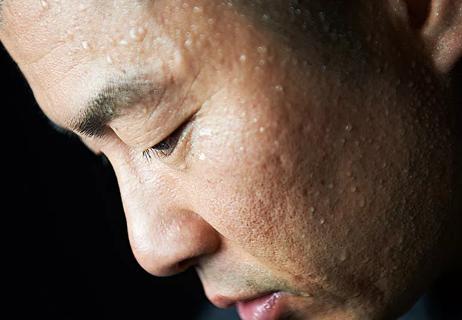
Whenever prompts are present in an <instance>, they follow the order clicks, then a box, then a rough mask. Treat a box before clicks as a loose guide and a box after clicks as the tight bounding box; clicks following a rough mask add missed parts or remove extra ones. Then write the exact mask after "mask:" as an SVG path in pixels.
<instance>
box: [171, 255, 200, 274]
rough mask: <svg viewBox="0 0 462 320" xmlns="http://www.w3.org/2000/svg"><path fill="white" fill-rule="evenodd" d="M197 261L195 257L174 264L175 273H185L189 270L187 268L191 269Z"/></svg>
mask: <svg viewBox="0 0 462 320" xmlns="http://www.w3.org/2000/svg"><path fill="white" fill-rule="evenodd" d="M197 260H198V258H197V257H194V258H187V259H183V260H181V261H180V262H178V263H177V264H176V270H177V272H183V271H186V270H187V269H189V268H191V267H192V266H194V265H195V264H197Z"/></svg>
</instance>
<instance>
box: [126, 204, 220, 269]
mask: <svg viewBox="0 0 462 320" xmlns="http://www.w3.org/2000/svg"><path fill="white" fill-rule="evenodd" d="M128 230H129V239H130V244H131V247H132V251H133V253H134V255H135V258H136V259H137V261H138V263H139V264H140V265H141V266H142V267H143V268H144V269H145V270H146V271H147V272H149V273H151V274H153V275H156V276H160V277H162V276H170V275H173V274H175V273H179V272H182V271H184V270H186V269H187V268H189V267H191V266H193V265H195V264H197V263H199V261H200V259H201V258H203V257H205V256H208V255H211V254H212V253H214V252H215V251H217V250H218V247H219V244H220V239H219V236H218V233H217V232H216V231H215V230H214V229H213V228H212V227H211V226H210V225H209V224H208V223H207V222H206V221H204V220H203V219H202V218H201V217H200V216H199V215H197V214H195V213H194V212H191V211H187V210H177V211H174V212H168V213H166V214H158V215H147V216H145V219H139V218H135V219H130V222H129V224H128Z"/></svg>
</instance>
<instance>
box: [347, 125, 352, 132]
mask: <svg viewBox="0 0 462 320" xmlns="http://www.w3.org/2000/svg"><path fill="white" fill-rule="evenodd" d="M345 130H346V131H348V132H350V131H351V130H353V126H352V125H351V124H347V125H346V126H345Z"/></svg>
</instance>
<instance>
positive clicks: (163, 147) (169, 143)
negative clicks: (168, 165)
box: [143, 119, 190, 161]
mask: <svg viewBox="0 0 462 320" xmlns="http://www.w3.org/2000/svg"><path fill="white" fill-rule="evenodd" d="M189 122H190V121H189V119H188V120H187V121H185V122H184V123H183V124H182V125H181V126H179V127H178V128H177V129H176V130H175V131H173V132H172V134H170V135H169V136H168V137H167V138H165V139H164V140H162V141H161V142H159V143H158V144H156V145H154V146H152V147H150V148H148V149H146V150H144V151H143V157H144V158H145V159H146V160H148V161H149V160H151V159H152V158H153V157H156V158H158V159H163V158H167V157H169V156H170V155H171V154H172V153H173V152H174V151H175V149H176V147H177V145H178V142H179V141H180V138H181V136H182V133H183V132H184V129H185V127H186V125H187V124H188V123H189Z"/></svg>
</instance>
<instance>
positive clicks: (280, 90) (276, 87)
mask: <svg viewBox="0 0 462 320" xmlns="http://www.w3.org/2000/svg"><path fill="white" fill-rule="evenodd" d="M274 89H276V91H277V92H283V91H284V87H283V86H281V85H277V86H275V87H274Z"/></svg>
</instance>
